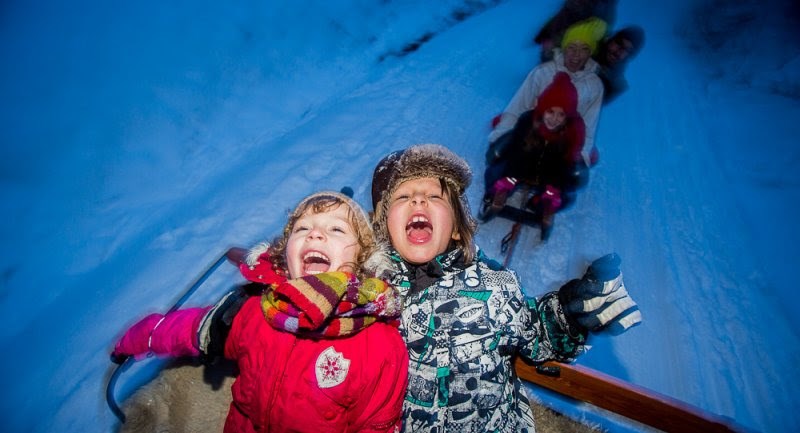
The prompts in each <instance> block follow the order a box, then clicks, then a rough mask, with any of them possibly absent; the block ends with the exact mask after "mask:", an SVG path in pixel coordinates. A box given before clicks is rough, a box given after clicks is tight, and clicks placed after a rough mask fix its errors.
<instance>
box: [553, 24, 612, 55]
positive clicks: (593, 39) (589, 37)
mask: <svg viewBox="0 0 800 433" xmlns="http://www.w3.org/2000/svg"><path fill="white" fill-rule="evenodd" d="M607 27H608V26H607V25H606V22H605V21H603V20H601V19H600V18H597V17H591V18H589V19H586V20H583V21H580V22H578V23H575V24H573V25H571V26H570V27H569V28H568V29H567V31H566V32H565V33H564V37H563V38H562V39H561V49H562V50H565V49H566V48H567V45H569V44H570V42H575V41H580V42H583V43H585V44H586V45H588V46H589V48H591V49H592V54H594V53H595V52H596V51H597V43H598V42H600V40H602V39H603V36H605V34H606V28H607Z"/></svg>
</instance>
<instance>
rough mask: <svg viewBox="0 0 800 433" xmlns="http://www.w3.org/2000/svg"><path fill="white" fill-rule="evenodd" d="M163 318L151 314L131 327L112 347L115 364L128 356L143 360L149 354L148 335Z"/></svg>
mask: <svg viewBox="0 0 800 433" xmlns="http://www.w3.org/2000/svg"><path fill="white" fill-rule="evenodd" d="M163 317H164V315H163V314H151V315H149V316H147V317H145V318H144V319H142V320H140V321H138V322H137V323H136V324H135V325H133V326H131V327H130V328H129V329H128V330H127V331H126V332H125V335H123V336H122V338H121V339H120V340H119V342H118V343H117V345H116V346H115V347H114V351H113V352H112V353H111V357H112V359H114V360H115V362H116V361H117V360H120V361H121V360H124V359H125V358H127V357H129V356H133V357H134V358H135V359H136V360H139V359H143V358H145V357H146V356H147V354H149V353H150V334H151V333H152V332H153V328H155V327H156V324H158V322H159V321H160V320H161V319H162V318H163Z"/></svg>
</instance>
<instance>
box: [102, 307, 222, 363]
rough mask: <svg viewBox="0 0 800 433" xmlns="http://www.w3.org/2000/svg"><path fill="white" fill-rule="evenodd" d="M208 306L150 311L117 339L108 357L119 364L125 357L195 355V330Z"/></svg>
mask: <svg viewBox="0 0 800 433" xmlns="http://www.w3.org/2000/svg"><path fill="white" fill-rule="evenodd" d="M207 311H208V308H187V309H185V310H177V311H173V312H170V313H167V314H166V315H163V314H151V315H149V316H147V317H145V318H144V319H142V320H140V321H139V322H137V323H136V324H135V325H133V326H131V327H130V328H129V329H128V330H127V331H126V332H125V335H123V336H122V338H121V339H120V340H119V342H117V344H116V346H115V347H114V351H113V352H112V353H111V359H112V360H113V361H114V362H116V363H122V362H124V361H125V359H126V358H128V357H129V356H133V357H134V358H135V359H137V360H139V359H142V358H144V357H146V356H148V355H150V354H155V355H159V356H175V357H177V356H197V355H199V354H200V351H199V350H198V345H197V329H198V327H199V325H200V321H201V320H202V319H203V316H205V314H206V312H207Z"/></svg>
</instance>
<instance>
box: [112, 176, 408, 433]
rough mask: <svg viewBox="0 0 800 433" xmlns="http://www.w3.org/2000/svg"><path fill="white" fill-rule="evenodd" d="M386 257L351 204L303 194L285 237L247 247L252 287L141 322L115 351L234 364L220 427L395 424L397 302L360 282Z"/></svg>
mask: <svg viewBox="0 0 800 433" xmlns="http://www.w3.org/2000/svg"><path fill="white" fill-rule="evenodd" d="M387 259H388V258H386V256H385V254H384V253H383V252H382V251H381V250H380V248H378V246H377V243H376V241H375V238H374V236H373V233H372V230H371V227H370V224H369V222H368V218H367V215H366V213H365V212H364V211H363V210H362V209H361V207H359V206H358V204H356V203H355V202H354V201H353V200H351V199H350V198H349V197H347V196H344V195H342V194H339V193H333V192H323V193H317V194H312V195H311V196H309V197H307V198H305V199H304V200H303V201H301V202H300V204H299V205H298V206H297V208H296V209H295V210H294V212H293V213H292V214H291V216H290V217H289V220H288V222H287V224H286V226H285V228H284V231H283V236H282V237H280V238H279V239H277V240H276V241H275V242H274V243H273V244H272V245H266V244H262V245H260V246H258V247H256V248H254V249H253V250H251V251H250V253H249V254H248V256H247V258H246V261H245V263H243V264H242V266H241V267H240V269H241V271H242V274H243V275H244V277H245V278H247V279H248V280H249V281H251V283H250V284H249V285H247V286H245V287H242V288H240V289H238V290H235V291H233V292H231V293H229V294H228V295H226V296H225V297H224V298H223V299H222V300H221V301H219V302H218V303H217V304H216V305H215V306H213V307H211V308H190V309H184V310H178V311H175V312H172V313H169V314H167V315H166V316H164V315H160V314H153V315H150V316H148V317H146V318H144V319H143V320H141V321H140V322H138V323H137V324H135V325H134V326H133V327H131V328H130V329H129V330H128V331H127V332H126V333H125V335H124V336H123V337H122V339H121V340H120V341H119V342H118V343H117V345H116V347H115V350H114V353H113V354H112V355H113V356H116V357H124V356H135V357H137V358H140V357H142V356H145V355H147V354H149V353H154V354H156V355H167V356H198V355H204V356H216V355H224V356H225V357H226V358H229V359H232V360H235V361H236V362H237V364H238V368H239V375H238V377H237V379H236V381H235V382H234V384H233V386H232V388H231V392H232V396H233V402H232V403H231V407H230V410H229V412H228V417H227V419H226V422H225V429H224V431H225V432H257V431H271V432H284V431H293V432H294V431H307V432H397V431H399V430H400V428H401V419H400V411H401V408H402V402H403V397H404V396H405V391H406V382H407V371H408V370H407V369H408V355H407V351H406V350H405V343H404V342H403V340H402V339H401V337H400V334H399V333H398V331H397V329H396V327H395V326H394V324H393V323H391V322H392V321H394V319H395V318H396V317H397V315H398V314H399V302H398V299H397V295H396V291H395V289H394V288H393V287H391V286H389V285H388V284H387V283H385V282H384V281H383V280H380V279H377V278H369V277H370V276H375V275H380V274H381V272H382V267H384V266H390V265H389V264H388V262H387V261H386V260H387ZM254 291H255V292H256V293H257V294H258V295H257V296H254V295H253V292H254Z"/></svg>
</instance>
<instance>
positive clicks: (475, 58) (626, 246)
mask: <svg viewBox="0 0 800 433" xmlns="http://www.w3.org/2000/svg"><path fill="white" fill-rule="evenodd" d="M78 3H80V4H75V3H74V2H73V3H70V4H69V5H66V4H63V5H62V4H56V3H53V2H36V1H33V2H7V3H6V4H4V5H3V6H2V9H0V10H2V13H0V20H1V21H0V56H2V58H3V59H4V60H5V62H4V64H6V65H7V67H6V68H2V72H0V74H2V75H1V77H2V80H0V96H1V97H2V100H3V101H4V102H5V103H4V104H3V107H2V116H0V131H2V132H0V134H2V135H0V137H2V138H1V140H2V158H0V167H2V171H0V172H1V173H2V177H0V182H2V189H0V194H2V196H0V197H2V200H0V202H2V203H3V206H4V209H3V210H4V214H6V215H8V216H7V220H6V221H7V223H6V224H4V225H3V227H2V228H1V229H0V238H1V239H2V241H3V245H4V246H5V247H6V248H4V250H3V252H2V253H0V254H2V255H0V264H1V265H2V268H1V269H0V271H2V273H1V274H0V275H2V279H0V281H2V287H1V288H0V316H1V317H4V318H6V320H5V321H4V326H3V327H2V328H0V347H4V348H8V350H7V351H6V356H4V357H3V358H2V360H0V371H2V372H4V373H5V374H6V375H7V377H8V380H7V381H6V386H5V387H4V389H3V394H2V399H1V400H0V414H2V415H3V419H4V423H5V425H6V426H7V429H8V431H37V432H38V431H59V432H63V431H75V432H78V431H81V432H84V431H108V430H109V429H111V427H112V426H113V424H114V421H115V419H114V418H113V415H112V414H111V413H110V411H109V410H108V409H107V407H106V406H105V400H104V387H105V380H106V379H107V374H108V372H109V371H110V370H109V367H110V364H109V362H108V358H107V354H108V352H109V351H110V349H111V347H112V346H113V343H114V342H115V340H116V339H117V338H118V337H119V335H120V334H121V332H122V331H123V330H124V329H125V327H126V326H128V325H130V324H132V323H133V322H134V321H135V320H136V319H137V318H139V317H141V316H143V315H144V314H146V313H149V312H153V311H164V310H166V309H167V308H168V307H169V305H171V304H172V303H173V302H174V301H175V299H177V298H178V297H179V295H180V293H181V291H182V290H183V289H185V287H186V286H187V284H188V283H189V282H190V281H191V280H192V279H193V278H194V277H195V276H196V275H197V273H198V272H200V271H201V270H202V269H203V268H204V267H205V266H206V265H207V264H208V263H209V262H211V261H212V260H213V259H214V258H215V257H216V256H217V255H218V254H219V253H220V252H222V251H223V250H224V249H225V248H227V247H228V246H231V245H241V246H249V245H252V244H254V243H255V242H258V241H261V240H264V239H269V238H271V237H272V236H274V235H275V234H277V232H278V230H279V229H280V227H281V226H282V224H283V222H284V221H285V217H286V212H287V210H288V209H289V208H290V207H292V206H293V205H294V204H295V203H296V201H297V200H299V199H300V198H301V197H303V196H305V195H306V194H308V193H309V192H312V191H314V190H318V189H339V188H341V187H342V186H345V185H349V186H351V187H352V188H353V189H354V190H355V198H356V199H357V200H359V201H360V202H361V203H363V204H365V205H367V206H369V200H370V199H369V187H370V176H371V172H372V169H373V167H374V165H375V164H376V163H377V161H378V160H379V159H380V158H381V157H382V156H383V155H385V154H386V153H387V152H389V151H391V150H395V149H399V148H402V147H405V146H408V145H410V144H413V143H420V142H437V143H441V144H444V145H447V146H449V147H450V148H451V149H453V150H455V151H456V152H458V153H459V154H462V155H464V157H465V158H466V159H467V160H468V161H469V162H470V164H471V165H472V167H473V168H474V170H475V175H476V182H475V184H474V185H473V186H472V187H471V188H470V190H469V192H468V194H469V198H470V200H471V202H472V203H477V202H478V200H479V198H480V197H481V195H482V193H483V191H482V188H481V185H480V183H481V182H480V178H481V175H482V171H483V168H484V162H483V154H484V150H485V146H486V135H487V134H488V120H489V119H490V118H491V117H492V116H493V115H494V114H496V113H497V112H498V111H499V110H501V109H502V107H504V106H505V104H506V103H507V101H508V99H509V98H510V97H511V95H512V94H513V92H514V91H515V90H516V88H517V86H518V85H519V84H520V83H521V82H522V80H523V78H524V76H525V74H526V73H527V72H528V71H529V69H530V68H531V67H533V66H534V65H535V61H536V59H537V58H538V50H537V47H535V46H532V45H531V43H530V39H531V37H532V35H533V34H534V32H535V30H536V29H537V27H538V26H539V25H541V23H543V22H544V21H545V20H546V19H547V18H548V17H549V16H550V15H551V14H552V13H553V12H554V11H555V10H556V9H557V8H558V7H559V5H560V2H557V1H540V2H531V1H523V0H511V1H504V2H493V1H484V2H475V1H456V0H448V1H440V2H435V3H434V4H428V3H429V2H419V1H412V0H406V1H395V2H380V1H374V0H356V1H351V2H332V3H326V4H319V3H318V2H310V1H273V2H268V3H266V4H265V3H262V2H256V1H242V2H237V3H236V4H233V5H220V4H216V3H213V2H199V3H197V2H192V3H189V2H178V3H171V4H163V2H158V3H156V2H147V1H145V2H138V3H136V4H131V5H113V6H112V5H109V4H106V3H103V2H93V1H90V0H84V1H82V2H78ZM640 3H642V4H640ZM643 3H646V2H621V4H620V5H619V7H618V17H617V23H618V24H619V25H624V24H627V23H636V24H639V25H641V26H643V27H644V28H645V29H646V31H647V45H646V48H645V50H644V52H643V53H642V54H641V55H640V56H639V57H638V58H636V59H635V60H634V62H633V63H632V64H631V66H630V68H629V70H628V77H629V81H630V84H631V90H629V91H628V92H627V93H626V94H624V95H623V96H622V97H621V98H619V99H618V100H617V101H615V102H614V103H613V104H612V105H609V106H608V107H606V108H605V109H604V111H603V113H602V115H601V120H600V128H599V133H598V137H597V140H598V145H599V146H600V150H601V163H600V164H599V165H598V166H597V167H596V168H595V169H593V171H592V178H591V181H590V184H589V187H588V188H587V189H586V190H585V191H584V192H583V193H582V194H581V195H580V197H579V198H578V201H577V203H576V205H575V206H574V207H573V208H571V209H569V210H567V211H565V212H564V213H562V214H559V215H558V216H557V217H556V226H555V229H554V232H553V234H552V236H551V238H550V240H549V241H548V242H547V243H545V244H542V245H536V242H535V239H536V236H537V233H536V231H535V230H526V231H525V232H524V235H523V237H522V239H521V240H520V244H519V245H518V248H517V254H516V256H515V257H514V260H513V262H512V263H511V266H512V267H513V268H514V269H516V270H517V271H518V272H519V273H520V275H521V276H522V279H523V282H524V283H525V284H526V290H527V291H528V293H529V294H530V295H537V294H540V293H543V292H545V291H548V290H552V289H555V288H557V287H558V286H559V285H560V284H561V283H563V282H564V281H565V280H567V279H570V278H574V277H576V276H579V275H580V274H581V273H582V272H583V270H584V268H585V266H586V264H587V263H588V262H589V261H590V260H591V259H593V258H595V257H597V256H599V255H602V254H604V253H606V252H609V251H616V252H618V253H619V254H620V255H621V256H622V258H623V271H624V272H625V278H626V283H627V285H628V287H629V290H630V292H631V294H632V296H633V297H634V299H636V300H637V302H639V304H640V308H641V310H642V313H643V315H644V323H643V324H642V325H641V326H639V327H637V328H634V329H633V330H631V331H629V332H627V333H625V334H622V335H620V336H616V337H608V336H597V337H595V338H594V339H593V340H592V345H593V348H592V349H591V350H590V351H589V352H588V353H587V354H586V355H585V356H583V357H582V358H581V359H580V361H579V362H580V363H581V364H584V365H587V366H590V367H592V368H596V369H599V370H602V371H604V372H607V373H609V374H612V375H614V376H617V377H620V378H623V379H626V380H629V381H631V382H633V383H636V384H638V385H641V386H644V387H648V388H651V389H654V390H657V391H659V392H661V393H664V394H667V395H670V396H673V397H676V398H679V399H681V400H684V401H687V402H689V403H691V404H694V405H697V406H699V407H701V408H703V409H705V410H708V411H711V412H713V413H717V414H720V415H723V416H727V417H730V418H732V419H734V420H735V421H736V422H737V423H739V424H741V425H743V426H745V427H747V428H750V429H754V430H758V431H763V432H769V431H797V430H800V418H798V413H797V410H796V408H797V407H796V403H795V402H794V400H793V398H792V395H793V391H794V390H795V389H797V388H798V385H800V377H799V376H798V373H797V371H796V369H795V368H793V367H794V366H795V365H797V363H798V361H800V350H799V349H798V347H799V346H798V335H797V332H796V329H798V324H800V323H798V319H797V316H795V315H794V314H793V310H792V305H793V303H792V302H791V301H792V300H793V298H792V289H793V285H792V283H793V279H792V278H791V277H792V275H791V274H792V271H793V270H794V269H795V268H796V267H797V264H798V251H797V245H798V231H797V228H796V225H795V224H794V221H797V220H798V208H797V205H796V203H798V200H797V199H798V186H799V185H800V182H798V174H797V173H796V171H794V170H792V169H793V168H794V166H795V165H796V163H797V161H798V151H797V148H796V146H794V145H793V143H792V142H791V141H790V140H792V139H793V138H794V134H792V131H793V128H792V127H793V126H794V123H795V122H796V119H798V118H800V106H799V105H798V103H797V101H798V92H796V89H797V88H798V87H797V77H800V74H798V72H800V60H798V59H800V57H799V56H798V49H797V47H796V46H792V45H791V44H788V43H787V41H794V40H795V39H791V38H789V35H792V34H793V33H792V31H793V30H791V26H788V25H786V24H785V23H786V22H789V23H794V22H795V21H792V20H796V17H797V15H796V7H794V6H789V5H787V4H786V3H788V2H777V1H776V2H772V3H770V6H771V7H769V8H767V7H766V6H764V7H762V6H758V5H757V4H756V3H755V2H752V4H751V2H738V3H737V4H736V5H726V4H725V3H724V2H718V1H705V2H701V1H696V2H691V1H689V0H683V1H675V2H669V3H659V4H649V3H648V4H643ZM706 6H712V7H706ZM703 7H706V8H703ZM787 11H788V12H789V13H786V12H787ZM793 13H794V15H793ZM743 17H744V18H743ZM706 26H707V27H706ZM784 26H785V27H784ZM423 36H425V37H423ZM420 38H422V39H427V42H425V43H423V44H422V45H421V46H420V47H419V48H418V49H417V50H415V51H412V52H410V53H408V54H403V52H404V48H407V47H408V44H410V43H413V42H415V41H419V40H420ZM753 39H754V40H757V41H760V42H761V45H757V46H754V45H753V43H752V42H751V40H753ZM704 42H705V45H704ZM795 45H796V44H795ZM704 46H707V47H713V52H708V51H703V50H702V49H703V47H704ZM698 47H699V49H700V51H699V52H698V51H697V50H698ZM406 51H408V50H406ZM709 77H710V78H709ZM775 156H778V158H775ZM508 229H509V224H508V223H507V222H504V221H500V220H495V221H492V222H490V223H488V224H486V225H484V226H482V227H481V228H480V232H479V235H478V241H479V244H480V245H481V246H482V247H483V248H484V249H485V250H486V251H487V253H488V254H489V255H495V256H496V255H498V254H499V251H498V249H499V239H500V238H501V237H502V236H503V235H504V234H505V233H506V232H507V230H508ZM236 281H238V280H237V277H236V275H235V272H234V270H233V269H230V267H228V268H224V269H223V270H222V271H221V272H219V273H218V274H217V275H215V278H213V279H211V280H210V281H209V282H208V283H207V284H206V285H204V286H203V288H202V290H200V291H199V292H198V293H197V294H196V295H195V296H194V297H193V298H192V299H191V300H190V304H192V305H202V304H205V303H208V302H211V301H213V300H215V299H216V297H217V296H218V295H219V293H220V292H221V291H224V290H227V288H228V287H229V286H230V285H231V284H233V283H235V282H236ZM157 365H158V363H154V362H148V363H142V365H140V366H138V367H139V370H136V371H131V372H129V373H126V375H125V376H124V377H123V379H122V380H121V382H125V383H121V389H120V390H119V393H118V394H119V395H120V396H124V395H127V394H128V393H130V391H131V388H132V387H133V386H135V384H136V383H137V380H138V381H141V380H144V379H143V378H146V377H147V374H148V372H147V370H148V369H150V370H151V371H152V369H154V368H156V367H157ZM542 398H545V399H548V401H550V399H551V397H549V396H547V395H543V397H542ZM552 404H553V405H557V406H559V407H564V408H563V410H565V411H568V412H570V413H571V414H573V415H574V416H579V417H588V418H592V417H595V418H596V417H597V415H594V414H593V413H592V412H591V411H590V410H589V409H586V408H584V407H582V406H580V405H579V406H578V407H572V406H569V405H564V403H560V402H559V401H558V400H553V402H552ZM609 428H611V429H612V430H619V431H624V430H625V429H626V428H627V427H624V426H620V425H616V424H614V423H611V424H609Z"/></svg>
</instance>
